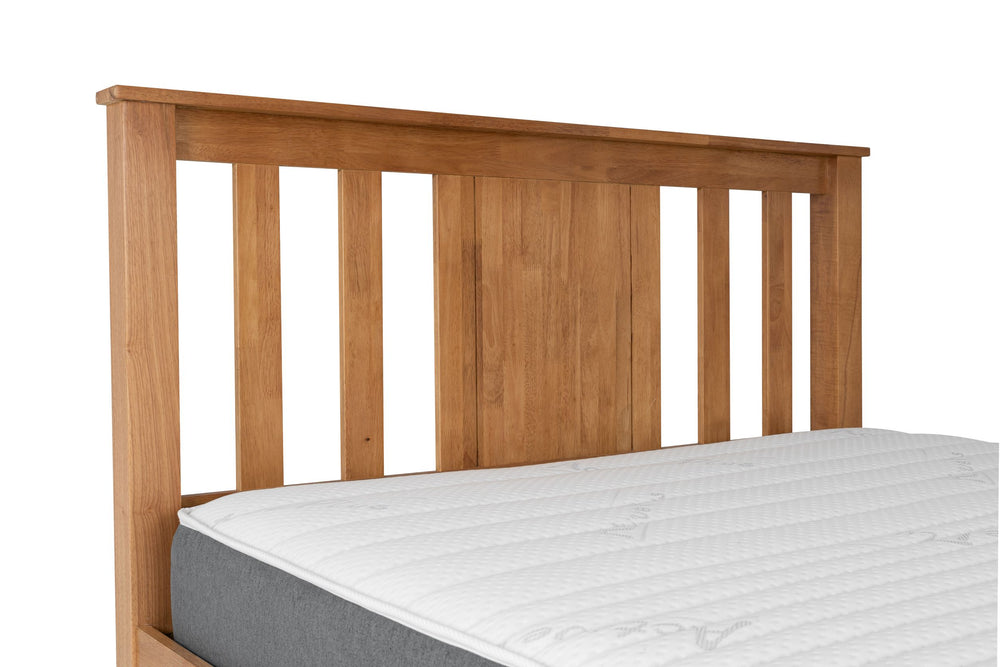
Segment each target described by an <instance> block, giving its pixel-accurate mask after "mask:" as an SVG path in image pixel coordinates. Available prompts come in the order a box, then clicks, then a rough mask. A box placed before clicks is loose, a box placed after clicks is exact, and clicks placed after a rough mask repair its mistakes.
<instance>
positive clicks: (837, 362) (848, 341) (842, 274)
mask: <svg viewBox="0 0 1000 667" xmlns="http://www.w3.org/2000/svg"><path fill="white" fill-rule="evenodd" d="M810 224H811V239H810V246H811V255H812V258H811V264H812V266H811V306H810V308H811V312H810V326H811V334H810V339H811V349H810V357H811V384H812V405H811V410H812V428H813V430H816V429H824V428H839V427H848V426H861V158H859V157H843V156H841V157H835V158H830V174H829V184H828V187H827V192H826V193H824V194H814V195H812V198H811V223H810Z"/></svg>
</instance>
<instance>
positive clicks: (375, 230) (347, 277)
mask: <svg viewBox="0 0 1000 667" xmlns="http://www.w3.org/2000/svg"><path fill="white" fill-rule="evenodd" d="M338 182H339V189H338V192H339V196H338V205H339V210H340V461H341V477H342V478H343V479H365V478H369V477H381V476H382V473H383V470H384V466H383V438H384V430H383V421H382V419H383V418H382V410H383V406H382V174H381V173H380V172H377V171H341V172H340V173H339V181H338Z"/></svg>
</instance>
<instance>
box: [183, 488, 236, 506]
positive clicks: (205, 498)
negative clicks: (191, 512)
mask: <svg viewBox="0 0 1000 667" xmlns="http://www.w3.org/2000/svg"><path fill="white" fill-rule="evenodd" d="M233 493H236V490H235V489H229V490H227V491H208V492H205V493H185V494H184V495H183V496H181V507H197V506H198V505H204V504H205V503H209V502H212V501H213V500H216V499H218V498H222V497H223V496H228V495H231V494H233Z"/></svg>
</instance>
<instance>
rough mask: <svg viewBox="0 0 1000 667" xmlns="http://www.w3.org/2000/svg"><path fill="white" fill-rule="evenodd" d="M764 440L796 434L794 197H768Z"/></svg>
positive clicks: (780, 194) (765, 216)
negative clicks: (794, 396) (793, 370)
mask: <svg viewBox="0 0 1000 667" xmlns="http://www.w3.org/2000/svg"><path fill="white" fill-rule="evenodd" d="M762 200H763V205H762V206H763V223H762V227H763V240H762V245H761V247H762V248H763V258H762V264H763V285H762V289H761V294H762V295H763V335H762V341H763V351H762V352H763V353H762V357H761V358H762V360H763V368H762V373H761V377H762V378H763V401H762V403H763V434H764V435H772V434H774V433H791V431H792V193H790V192H765V193H763V197H762Z"/></svg>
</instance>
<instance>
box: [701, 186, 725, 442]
mask: <svg viewBox="0 0 1000 667" xmlns="http://www.w3.org/2000/svg"><path fill="white" fill-rule="evenodd" d="M723 440H729V191H728V190H718V189H714V188H699V189H698V442H699V443H702V444H704V443H707V442H721V441H723Z"/></svg>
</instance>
